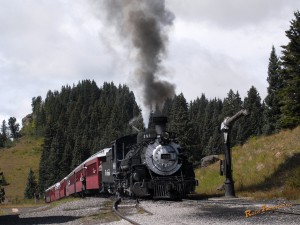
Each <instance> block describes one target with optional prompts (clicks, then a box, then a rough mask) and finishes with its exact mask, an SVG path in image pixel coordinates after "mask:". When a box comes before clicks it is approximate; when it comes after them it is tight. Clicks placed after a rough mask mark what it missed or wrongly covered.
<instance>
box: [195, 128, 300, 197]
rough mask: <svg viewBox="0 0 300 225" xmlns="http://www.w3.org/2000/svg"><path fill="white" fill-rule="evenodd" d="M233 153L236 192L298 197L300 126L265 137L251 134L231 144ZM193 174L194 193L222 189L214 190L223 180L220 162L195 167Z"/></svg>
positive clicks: (264, 195) (258, 195) (299, 191)
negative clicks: (242, 143) (249, 136)
mask: <svg viewBox="0 0 300 225" xmlns="http://www.w3.org/2000/svg"><path fill="white" fill-rule="evenodd" d="M232 155H233V158H232V164H233V180H234V181H235V190H236V194H237V195H238V196H253V197H257V198H273V197H283V198H287V199H297V198H298V199H299V196H300V127H297V128H295V129H294V130H286V131H282V132H280V133H278V134H275V135H271V136H267V137H258V138H257V137H254V138H252V139H250V140H249V141H248V142H247V143H246V144H244V145H243V146H237V147H234V148H233V149H232ZM220 158H224V156H223V155H220ZM196 177H197V179H198V180H199V187H198V188H197V190H196V191H197V193H199V194H208V195H215V194H223V193H224V192H221V191H217V190H216V189H217V188H218V187H220V185H221V184H222V183H223V182H224V180H225V177H222V176H220V174H219V163H215V164H213V165H211V166H209V167H206V168H198V169H196Z"/></svg>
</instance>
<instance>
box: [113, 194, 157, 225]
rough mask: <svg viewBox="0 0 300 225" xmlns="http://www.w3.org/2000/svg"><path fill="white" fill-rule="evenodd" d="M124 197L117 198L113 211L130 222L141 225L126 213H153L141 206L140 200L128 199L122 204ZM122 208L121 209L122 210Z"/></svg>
mask: <svg viewBox="0 0 300 225" xmlns="http://www.w3.org/2000/svg"><path fill="white" fill-rule="evenodd" d="M121 203H122V199H121V198H117V200H116V201H115V202H114V204H113V211H114V213H115V214H116V215H117V216H119V217H120V218H122V219H124V220H126V221H128V222H130V223H131V224H134V225H141V224H140V223H138V222H136V221H134V220H132V219H130V218H128V217H127V216H126V214H133V213H136V214H137V213H147V214H149V215H153V214H152V213H151V212H150V211H148V210H146V209H144V208H143V207H141V206H140V204H139V200H138V199H137V200H135V201H134V202H133V200H127V201H126V202H123V203H122V205H121ZM120 209H121V210H120Z"/></svg>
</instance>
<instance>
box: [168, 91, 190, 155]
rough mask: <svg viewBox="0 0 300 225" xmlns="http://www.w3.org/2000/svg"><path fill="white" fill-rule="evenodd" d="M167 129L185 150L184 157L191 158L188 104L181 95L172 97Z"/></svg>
mask: <svg viewBox="0 0 300 225" xmlns="http://www.w3.org/2000/svg"><path fill="white" fill-rule="evenodd" d="M169 129H170V130H171V131H173V132H175V133H176V134H177V135H178V137H179V140H180V144H181V145H182V147H183V148H185V149H186V155H187V156H188V157H190V158H191V157H192V155H193V154H192V152H191V148H190V145H191V134H192V126H191V123H190V122H189V113H188V104H187V102H186V99H185V97H184V96H183V94H182V93H181V94H179V95H178V96H175V97H174V102H173V106H172V110H171V115H170V122H169Z"/></svg>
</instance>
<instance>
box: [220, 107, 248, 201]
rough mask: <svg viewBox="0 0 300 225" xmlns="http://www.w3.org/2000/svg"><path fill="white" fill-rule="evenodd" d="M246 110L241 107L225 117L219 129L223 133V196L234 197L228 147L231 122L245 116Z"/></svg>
mask: <svg viewBox="0 0 300 225" xmlns="http://www.w3.org/2000/svg"><path fill="white" fill-rule="evenodd" d="M248 114H249V113H248V111H247V110H245V109H242V110H240V111H239V112H237V113H236V114H235V115H234V116H232V117H226V118H225V119H224V121H223V122H222V124H221V131H222V132H223V134H224V147H225V165H224V167H225V183H224V186H225V197H235V191H234V182H233V179H232V169H231V149H230V131H231V127H232V125H233V123H234V122H235V121H236V120H238V119H239V118H241V117H242V116H247V115H248Z"/></svg>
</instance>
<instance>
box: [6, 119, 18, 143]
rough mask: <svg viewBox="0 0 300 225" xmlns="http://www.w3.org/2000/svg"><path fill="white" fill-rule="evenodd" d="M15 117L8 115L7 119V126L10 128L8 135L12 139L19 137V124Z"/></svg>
mask: <svg viewBox="0 0 300 225" xmlns="http://www.w3.org/2000/svg"><path fill="white" fill-rule="evenodd" d="M16 121H17V119H16V118H15V117H10V118H9V119H8V126H9V130H10V136H11V137H12V138H13V139H17V138H19V137H20V131H19V128H20V125H19V124H18V123H16Z"/></svg>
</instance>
